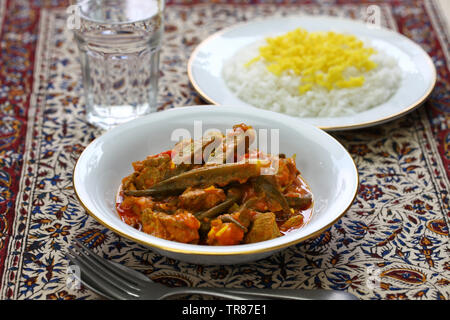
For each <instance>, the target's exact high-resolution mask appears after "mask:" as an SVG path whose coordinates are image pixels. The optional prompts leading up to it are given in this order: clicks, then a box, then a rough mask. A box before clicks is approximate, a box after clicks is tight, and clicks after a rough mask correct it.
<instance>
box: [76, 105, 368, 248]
mask: <svg viewBox="0 0 450 320" xmlns="http://www.w3.org/2000/svg"><path fill="white" fill-rule="evenodd" d="M186 108H195V109H197V110H199V109H200V108H202V109H206V108H208V109H210V108H221V109H222V108H223V109H224V110H226V109H230V108H233V107H228V106H218V105H194V106H188V107H186ZM234 108H235V110H237V108H236V107H234ZM177 109H179V108H172V109H168V110H163V111H160V112H158V114H161V113H163V112H170V111H173V110H177ZM265 112H267V113H275V112H273V111H265ZM277 114H278V113H277ZM279 115H280V116H282V117H288V116H286V115H283V114H279ZM151 116H152V114H149V115H147V116H144V117H141V119H142V118H146V117H151ZM288 118H290V119H293V120H295V121H298V122H300V123H302V124H304V123H305V122H304V121H301V120H298V119H295V118H292V117H288ZM132 121H133V120H132ZM132 121H130V122H132ZM130 122H127V123H123V124H121V125H119V126H117V127H122V126H125V125H127V124H128V125H129V123H130ZM306 125H307V126H309V127H311V128H314V129H317V130H319V131H322V133H324V134H325V135H327V136H328V137H329V138H331V139H332V140H334V142H335V143H337V144H338V145H339V146H340V147H341V148H342V150H343V151H344V152H345V154H346V155H347V156H348V158H349V159H350V160H351V163H352V165H353V171H354V172H355V189H354V190H353V197H352V200H351V201H350V202H349V204H348V206H347V207H346V208H345V209H344V210H342V211H341V212H340V213H339V214H338V215H337V216H336V217H335V219H333V220H332V221H330V222H329V223H327V224H326V225H325V226H323V227H322V228H320V229H318V230H316V231H314V232H312V233H310V234H307V235H305V236H303V237H299V238H295V239H293V240H291V241H287V242H283V243H280V244H277V245H271V246H259V247H257V248H252V249H242V250H238V251H236V250H232V252H229V251H228V250H226V249H227V248H229V249H235V248H239V247H242V246H246V244H240V245H233V246H208V245H197V244H183V245H186V246H188V247H190V248H191V247H192V249H190V248H189V249H180V248H174V247H172V246H171V245H170V243H174V244H180V243H178V242H176V241H171V240H166V239H161V238H158V237H156V236H152V235H150V234H146V235H147V236H149V237H150V239H151V238H155V241H159V240H164V241H167V242H168V243H169V244H168V245H164V244H159V243H154V242H152V241H145V240H141V239H138V238H136V237H134V236H133V235H130V234H127V233H126V232H124V231H122V230H119V229H117V228H116V227H114V226H112V225H110V224H109V223H107V222H106V221H104V220H103V219H101V218H100V217H98V216H97V215H96V214H95V213H94V212H93V210H91V209H90V208H89V207H88V205H86V204H85V203H84V202H83V200H82V198H81V196H80V195H79V192H78V191H77V187H76V183H75V177H76V174H75V172H76V170H77V168H78V164H79V160H80V159H81V158H82V156H83V154H84V153H85V152H86V150H88V148H89V147H90V146H92V145H93V143H95V142H96V141H98V139H100V138H101V137H103V136H105V135H106V134H108V132H110V131H111V130H109V131H106V132H104V133H103V134H101V135H100V136H99V137H97V138H95V139H94V140H92V141H91V142H90V143H89V144H88V145H87V146H86V147H85V148H84V150H83V151H82V153H81V154H80V156H79V157H78V158H77V160H76V163H75V165H74V167H73V171H72V185H73V190H74V193H75V196H76V198H77V199H78V202H79V204H80V205H81V206H82V208H83V209H84V210H85V211H86V212H87V213H88V214H89V215H90V216H91V217H92V218H94V219H95V220H96V221H97V222H98V223H100V224H101V225H103V226H104V227H106V228H107V229H109V230H111V231H113V232H115V233H116V234H118V235H120V236H122V237H124V238H127V239H129V240H132V241H134V242H136V243H139V244H141V245H144V246H146V247H150V248H156V249H159V250H164V251H168V252H173V253H181V254H186V255H192V254H194V255H203V256H234V255H246V254H258V253H265V252H270V251H276V250H279V249H283V248H287V247H290V246H292V245H295V244H297V243H300V242H302V241H305V240H307V239H309V238H313V237H315V236H318V235H319V234H321V233H323V231H325V230H326V229H328V228H329V227H330V226H332V225H334V224H335V223H336V222H337V221H339V220H340V219H341V218H342V217H343V216H344V214H345V213H346V212H347V211H348V210H349V209H350V207H351V206H352V205H353V203H354V201H355V199H356V196H357V194H358V190H359V172H358V168H357V166H356V164H355V161H354V160H353V158H352V157H351V155H350V153H349V152H348V150H347V149H346V148H345V147H344V146H343V145H342V144H341V143H340V142H339V141H338V140H337V139H336V138H335V137H333V136H332V135H331V134H329V133H327V132H325V131H324V130H323V129H320V128H318V127H315V126H313V125H311V124H308V123H306ZM117 127H116V128H117ZM112 130H113V129H112ZM312 215H314V207H313V212H312ZM268 241H270V240H268ZM265 242H266V241H261V242H258V244H260V243H265ZM195 247H202V248H203V249H205V247H206V248H208V249H210V250H206V251H205V250H198V249H197V250H196V249H195ZM213 249H216V250H213Z"/></svg>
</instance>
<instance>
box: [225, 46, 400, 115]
mask: <svg viewBox="0 0 450 320" xmlns="http://www.w3.org/2000/svg"><path fill="white" fill-rule="evenodd" d="M262 44H264V43H261V42H260V43H254V44H251V45H250V46H247V47H244V48H242V49H241V50H239V51H238V52H237V53H236V54H235V55H234V56H233V57H232V58H231V59H229V60H228V61H226V63H225V64H224V66H223V69H222V76H223V78H224V80H225V83H226V84H227V86H228V87H229V88H230V89H231V91H232V92H234V93H235V94H236V95H237V96H238V97H239V98H240V99H241V100H243V101H245V102H247V103H248V104H251V105H253V106H255V107H259V108H263V109H268V110H272V111H277V112H282V113H287V114H289V115H293V116H299V117H339V116H347V115H352V114H356V113H359V112H362V111H365V110H368V109H370V108H372V107H375V106H377V105H380V104H382V103H384V102H386V101H387V100H389V98H390V97H391V96H392V95H393V94H394V93H395V92H396V90H397V89H398V87H399V85H400V82H401V79H402V72H401V69H400V67H399V66H398V64H397V61H396V60H395V58H393V57H391V56H388V55H386V54H385V53H383V52H381V51H380V50H377V51H378V52H377V53H376V54H374V55H372V56H371V60H373V61H374V62H375V63H377V67H376V68H375V69H373V70H371V71H369V72H364V73H363V75H364V78H365V81H364V84H363V85H362V86H361V87H356V88H342V89H333V90H330V91H328V90H327V89H325V88H323V87H320V86H314V87H313V88H312V89H311V90H309V91H307V92H306V93H305V94H303V95H300V94H299V92H298V87H299V84H300V81H301V77H299V76H297V75H294V74H293V73H290V72H284V73H283V74H282V75H281V76H276V75H274V74H273V73H271V72H270V71H268V70H267V68H266V65H265V64H264V61H263V60H262V59H260V60H259V61H257V62H255V63H252V64H251V65H250V66H248V67H246V66H244V64H246V63H247V62H248V61H250V60H251V59H252V58H254V57H256V56H257V55H258V48H259V47H260V46H261V45H262ZM366 46H367V44H366ZM360 74H361V72H359V71H358V70H356V69H350V68H349V69H348V70H347V71H346V74H345V75H348V76H350V75H351V76H358V75H360Z"/></svg>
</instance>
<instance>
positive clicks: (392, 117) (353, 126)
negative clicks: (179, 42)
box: [187, 17, 437, 131]
mask: <svg viewBox="0 0 450 320" xmlns="http://www.w3.org/2000/svg"><path fill="white" fill-rule="evenodd" d="M333 18H335V17H333ZM340 20H349V19H340ZM349 21H353V20H349ZM353 22H358V21H353ZM249 23H251V22H243V23H237V24H235V25H233V26H230V27H226V28H224V29H222V30H219V31H217V32H216V33H213V34H212V35H210V36H208V37H207V38H206V39H205V40H203V41H202V42H201V43H200V44H199V45H197V47H196V48H195V49H194V51H193V52H192V54H191V56H190V57H189V60H188V64H187V75H188V78H189V81H190V82H191V85H192V86H193V87H194V89H195V91H197V93H198V94H199V95H200V96H201V97H202V99H203V100H205V101H206V102H208V103H211V104H213V105H221V104H220V103H219V102H217V101H215V100H214V99H213V98H211V97H210V96H208V95H207V94H206V93H205V92H204V91H203V90H202V89H201V88H200V86H199V85H198V83H197V82H196V81H195V79H194V76H193V75H192V65H193V63H194V60H195V58H196V57H197V55H198V52H199V51H200V50H201V49H202V47H203V46H205V45H206V44H207V43H209V42H210V41H212V40H214V39H215V38H218V37H220V36H221V35H222V34H224V33H226V32H228V31H231V30H233V29H237V28H239V27H241V26H243V25H247V24H249ZM381 29H382V30H384V31H388V32H392V33H395V34H397V35H399V36H401V37H404V38H406V39H408V40H409V41H411V42H412V43H414V44H415V45H417V46H418V47H419V48H420V50H422V51H423V53H424V54H425V56H426V58H427V63H428V64H429V66H430V68H431V70H432V73H433V80H432V85H431V86H430V87H429V88H428V90H427V91H426V92H425V94H424V95H423V96H422V97H420V98H419V99H417V101H415V102H414V103H412V104H411V105H408V106H407V107H405V108H403V109H402V110H401V111H399V112H396V113H394V114H391V115H389V116H387V117H383V118H380V119H376V120H373V121H366V122H361V123H357V124H351V125H345V126H318V128H320V129H322V130H330V131H331V130H336V131H337V130H348V129H360V128H365V127H370V126H374V125H378V124H382V123H385V122H388V121H391V120H395V119H397V118H400V117H401V116H404V115H406V114H407V113H409V112H411V111H413V110H414V109H416V108H418V107H419V106H420V105H422V104H423V103H424V102H425V100H427V98H428V97H429V96H430V94H431V92H432V91H433V89H434V87H435V85H436V81H437V72H436V67H435V65H434V63H433V60H432V59H431V57H430V56H429V55H428V53H426V51H425V50H423V48H422V47H421V46H420V45H418V44H417V43H415V42H414V41H412V40H411V39H409V38H407V37H405V36H404V35H402V34H401V33H398V32H395V31H392V30H389V29H386V28H381ZM253 107H255V106H253ZM255 108H257V107H255ZM257 109H258V108H257ZM291 117H294V118H298V119H303V120H304V118H301V117H295V116H291ZM304 121H306V120H304Z"/></svg>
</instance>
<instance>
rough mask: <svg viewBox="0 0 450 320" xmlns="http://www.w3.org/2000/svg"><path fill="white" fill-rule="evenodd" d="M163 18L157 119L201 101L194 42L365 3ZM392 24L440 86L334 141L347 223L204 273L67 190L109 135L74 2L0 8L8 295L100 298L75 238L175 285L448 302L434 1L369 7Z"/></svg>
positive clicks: (444, 40) (446, 160) (238, 7)
mask: <svg viewBox="0 0 450 320" xmlns="http://www.w3.org/2000/svg"><path fill="white" fill-rule="evenodd" d="M173 2H174V3H172V2H171V3H169V5H168V6H167V10H166V19H167V23H166V27H165V38H164V42H165V44H164V48H163V51H162V77H161V81H160V96H159V101H160V106H161V109H164V108H171V107H175V106H182V105H194V104H201V103H203V102H202V101H201V99H200V98H199V96H198V95H197V94H196V92H195V91H194V90H193V88H192V87H191V86H190V84H189V80H188V77H187V73H186V62H187V60H188V58H189V56H190V54H191V52H192V50H193V49H194V48H195V46H196V45H197V44H199V43H200V41H201V40H202V39H204V38H206V37H207V36H208V35H210V34H211V33H213V32H215V31H217V30H219V29H221V28H223V27H225V26H229V25H231V24H233V23H236V22H238V21H245V20H250V19H252V18H255V17H261V16H284V15H289V14H314V15H316V14H326V15H333V16H336V15H339V16H346V17H350V18H354V19H359V18H360V14H361V12H362V10H364V8H365V7H366V6H367V5H368V4H367V3H366V4H364V3H362V2H361V1H356V0H355V1H351V0H342V1H332V0H329V1H313V0H311V1H304V2H300V1H253V0H252V1H234V3H235V4H232V3H231V2H230V1H214V2H211V3H208V2H204V1H194V2H193V1H189V2H187V1H173ZM374 3H375V4H377V5H379V6H380V8H381V13H382V19H381V20H382V23H383V25H384V26H386V27H388V28H391V29H393V30H396V31H399V32H401V33H402V34H404V35H406V36H407V37H409V38H410V39H412V40H414V41H416V42H417V43H419V44H420V45H421V46H422V47H423V48H424V49H425V50H426V51H427V52H428V53H429V54H430V55H431V56H432V58H433V61H434V63H435V65H436V68H437V71H438V81H437V85H436V88H435V90H434V91H433V93H432V95H431V97H430V99H429V100H428V101H427V102H426V104H425V105H424V106H423V107H421V108H420V109H418V110H416V111H414V112H413V113H411V114H408V115H407V116H404V117H402V118H401V119H399V120H396V121H393V122H390V123H387V124H384V125H380V126H376V127H372V128H369V129H364V130H356V131H348V132H337V133H333V134H334V135H335V136H336V137H337V138H338V139H339V141H340V142H341V143H342V144H343V145H344V146H345V147H346V148H347V149H348V150H349V152H350V153H351V155H352V156H353V158H354V160H355V162H356V164H357V167H358V170H359V174H360V188H359V193H358V196H357V198H356V199H355V202H354V204H353V206H352V207H351V209H350V210H349V211H348V212H347V214H346V215H345V216H344V217H343V218H342V219H341V220H339V221H338V222H337V223H336V224H334V225H333V226H332V227H330V228H329V229H327V230H326V231H325V232H323V233H322V234H321V235H319V236H317V237H315V238H313V239H309V240H307V241H305V242H303V243H301V244H298V245H295V246H292V247H289V248H287V249H285V250H283V251H282V252H279V253H277V254H274V255H272V256H270V257H269V258H267V259H264V260H262V261H258V262H254V263H249V264H243V265H234V266H200V265H193V264H188V263H183V262H179V261H175V260H172V259H169V258H165V257H163V256H160V255H158V254H156V253H154V252H152V251H151V250H149V249H148V248H146V247H143V246H141V245H138V244H136V243H133V242H132V241H129V240H127V239H125V238H122V237H120V236H118V235H117V234H115V233H113V232H112V231H110V230H108V229H105V228H104V227H103V226H102V225H100V224H99V223H97V222H96V221H95V220H94V219H93V218H91V217H90V216H88V215H87V214H86V213H85V211H84V210H83V209H82V208H81V206H80V205H79V203H78V201H77V199H76V197H75V195H74V192H73V189H72V179H71V178H72V169H73V166H74V164H75V161H76V159H77V157H78V156H79V155H80V153H81V152H82V150H83V148H84V147H86V146H87V145H88V144H89V142H90V141H92V140H93V139H94V138H95V137H97V136H99V135H100V134H101V133H102V132H101V131H99V130H97V129H95V128H93V127H91V126H89V125H88V124H87V123H86V121H85V119H84V105H83V97H82V88H81V82H80V66H79V62H78V60H77V50H76V47H75V45H74V41H73V38H72V35H71V33H70V32H69V31H68V30H67V29H66V27H65V26H66V12H65V6H66V5H67V3H64V2H63V1H57V0H54V1H51V0H33V1H29V0H10V1H5V0H3V1H0V26H1V33H0V44H1V50H0V61H1V65H0V83H1V86H0V298H1V299H96V298H98V296H96V295H95V294H93V293H92V292H90V291H89V290H87V289H82V290H73V289H70V288H69V287H68V286H67V284H66V280H67V278H68V276H67V266H68V261H67V260H66V258H65V257H64V252H65V250H66V248H67V247H68V246H69V245H70V243H71V241H72V240H73V239H74V238H78V239H80V240H81V241H83V242H84V243H86V244H88V245H89V246H90V247H91V248H93V249H94V250H95V251H96V252H98V253H99V254H101V255H103V256H104V257H107V258H109V259H112V260H115V261H118V262H122V263H125V264H126V265H127V266H130V267H133V268H135V269H138V270H141V271H143V272H145V274H147V275H148V276H149V277H151V278H152V279H154V280H157V281H160V282H163V283H166V284H168V285H172V286H198V287H200V286H218V287H220V286H227V287H258V288H329V289H336V290H346V291H349V292H352V293H354V294H355V295H357V296H358V297H359V298H361V299H427V300H434V299H449V298H450V245H449V221H450V212H449V198H448V196H449V195H448V192H449V187H450V186H449V180H448V174H449V172H450V171H449V164H450V131H449V129H448V125H449V119H450V117H449V111H450V105H449V88H450V82H449V81H450V79H449V69H448V67H449V65H450V64H449V63H450V51H449V35H448V29H446V28H445V27H444V22H443V20H442V16H441V15H440V11H439V10H438V9H437V7H436V5H435V3H434V2H433V1H422V0H420V1H419V0H417V1H416V0H410V1H394V0H392V1H370V4H374Z"/></svg>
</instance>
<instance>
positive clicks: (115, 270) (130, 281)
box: [66, 239, 357, 300]
mask: <svg viewBox="0 0 450 320" xmlns="http://www.w3.org/2000/svg"><path fill="white" fill-rule="evenodd" d="M73 248H74V249H71V248H68V252H67V253H66V257H67V258H68V259H69V260H70V261H71V262H72V263H73V264H75V265H77V266H78V267H79V268H80V274H79V275H78V276H77V275H75V277H77V279H78V280H79V281H80V282H81V283H83V284H84V285H85V286H86V287H88V288H89V289H91V290H92V291H94V292H95V293H97V294H99V295H101V296H103V297H105V298H108V299H118V300H156V299H167V298H170V297H172V296H175V295H182V294H201V295H209V296H213V297H218V298H225V299H232V300H250V299H294V300H357V298H356V297H355V296H354V295H352V294H350V293H347V292H343V291H335V290H323V289H317V290H304V289H248V288H243V289H240V288H232V289H231V288H202V287H197V288H193V287H176V288H171V287H167V286H164V285H162V284H159V283H156V282H153V281H152V280H151V279H150V278H148V277H147V276H145V275H144V274H142V273H140V272H139V271H136V270H133V269H131V268H128V267H126V266H124V265H121V264H119V263H116V262H113V261H110V260H106V259H103V258H101V257H100V256H98V255H97V254H95V253H94V252H93V251H92V250H91V249H89V248H87V247H86V246H84V245H83V244H82V243H81V242H80V241H79V240H77V239H76V240H75V242H74V245H73Z"/></svg>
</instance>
